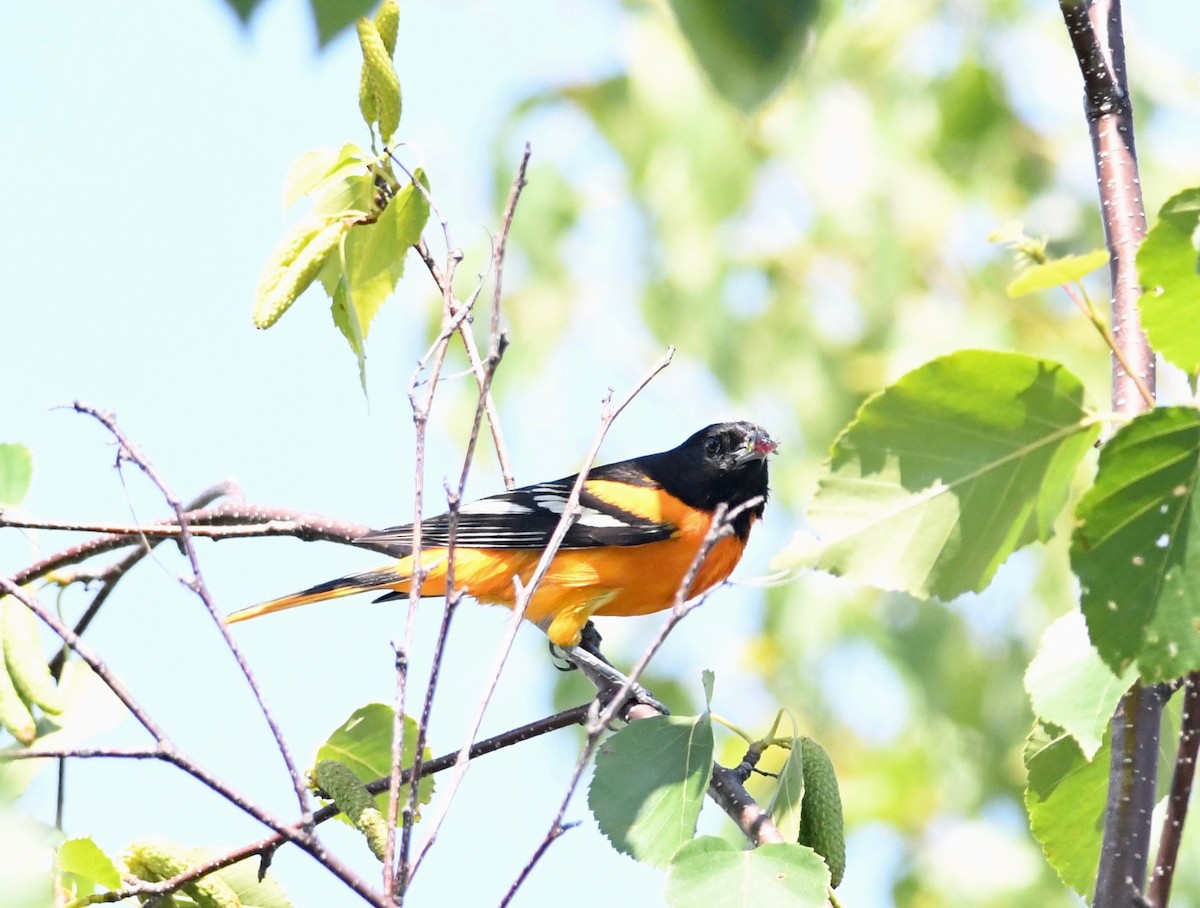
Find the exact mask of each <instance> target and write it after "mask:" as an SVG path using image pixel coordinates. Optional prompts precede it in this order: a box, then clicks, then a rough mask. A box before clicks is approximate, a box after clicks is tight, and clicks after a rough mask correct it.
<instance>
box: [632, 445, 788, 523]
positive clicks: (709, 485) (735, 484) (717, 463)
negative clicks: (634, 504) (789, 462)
mask: <svg viewBox="0 0 1200 908" xmlns="http://www.w3.org/2000/svg"><path fill="white" fill-rule="evenodd" d="M776 447H777V445H776V443H775V442H774V441H773V440H772V439H771V436H769V435H768V434H767V433H766V431H765V430H764V429H762V428H761V427H760V426H756V425H754V423H750V422H724V423H716V424H714V425H711V426H708V427H707V428H704V429H701V430H700V431H699V432H697V433H696V434H695V435H693V436H692V437H691V438H689V439H688V440H687V441H685V442H684V443H683V444H681V445H680V446H679V447H678V448H674V449H672V450H670V451H664V452H663V453H662V454H654V455H652V456H651V457H648V458H645V466H646V468H647V472H648V473H649V474H650V475H651V477H652V478H653V479H654V480H655V481H656V482H658V483H659V485H661V486H662V487H663V488H664V489H666V490H667V491H668V492H670V493H671V494H672V495H674V496H675V497H676V498H679V499H680V500H682V501H684V502H686V503H687V504H689V505H691V506H692V507H694V508H700V509H701V510H704V511H712V510H713V509H714V508H716V506H717V505H718V504H722V503H724V504H726V505H728V506H729V507H731V508H732V507H737V506H738V505H740V504H744V503H745V502H747V501H750V500H751V499H753V498H761V499H762V501H760V502H759V503H758V504H756V505H754V506H753V507H751V508H748V509H747V510H746V511H745V512H743V513H742V514H741V515H740V516H739V517H738V518H737V519H736V520H735V521H734V528H735V530H736V531H737V533H738V535H739V536H741V537H742V538H745V537H746V536H747V535H749V533H750V524H751V523H752V519H753V518H756V517H761V516H762V513H763V508H764V506H765V505H766V499H767V491H768V490H767V455H769V454H770V453H771V452H772V451H774V450H775V448H776Z"/></svg>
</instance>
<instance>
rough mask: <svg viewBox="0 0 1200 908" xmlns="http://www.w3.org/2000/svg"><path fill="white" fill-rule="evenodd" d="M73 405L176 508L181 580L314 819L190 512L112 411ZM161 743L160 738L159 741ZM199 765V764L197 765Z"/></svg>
mask: <svg viewBox="0 0 1200 908" xmlns="http://www.w3.org/2000/svg"><path fill="white" fill-rule="evenodd" d="M74 409H75V410H76V411H77V412H79V413H83V414H86V415H88V416H91V417H92V418H93V419H95V420H96V421H97V422H99V423H100V424H101V425H102V426H104V427H105V428H106V429H107V430H108V432H109V434H111V435H112V437H113V438H114V439H115V440H116V442H117V444H118V445H120V455H119V459H128V460H129V461H130V462H131V463H133V464H134V465H135V466H136V467H137V468H138V469H139V470H141V471H142V472H143V473H144V474H145V475H146V477H147V478H148V479H149V480H150V481H151V482H152V483H153V484H154V485H155V487H156V488H157V489H158V490H159V492H161V493H162V496H163V498H164V499H166V501H167V504H168V505H169V506H170V508H171V510H172V511H174V512H175V520H176V521H177V523H178V524H179V529H180V535H179V540H180V543H181V545H182V546H183V549H184V552H185V553H186V555H187V559H188V563H189V564H190V566H191V569H192V577H191V579H190V580H182V578H181V582H182V583H183V584H184V585H185V586H186V587H187V588H188V589H190V590H192V592H194V593H195V594H196V596H197V597H198V598H199V599H200V601H201V602H203V603H204V607H205V608H206V609H207V610H208V613H209V616H210V617H211V618H212V621H213V624H214V625H215V626H216V628H217V630H218V632H219V633H220V634H221V636H222V637H223V638H224V640H225V645H226V646H227V647H228V648H229V651H230V652H231V653H232V654H233V658H234V660H235V661H236V662H237V664H238V668H240V669H241V672H242V676H243V677H244V678H245V679H246V683H247V684H248V685H249V686H250V690H251V692H252V693H253V695H254V699H255V700H257V701H258V706H259V709H260V710H261V712H262V714H263V718H264V719H265V720H266V722H267V726H268V727H269V728H270V729H271V734H272V735H273V736H274V738H275V744H276V746H277V747H278V748H279V754H280V756H281V757H282V758H283V762H284V765H285V766H286V767H287V770H288V774H289V775H290V776H291V778H292V786H293V788H294V790H295V792H296V800H297V802H298V804H299V806H300V812H301V815H302V817H303V818H304V822H306V823H307V822H310V821H311V815H312V808H311V807H310V805H309V799H308V787H307V786H306V785H305V784H304V779H303V778H302V777H301V775H300V772H299V770H298V769H297V768H296V761H295V760H293V759H292V753H291V750H290V749H289V748H288V746H287V742H286V741H285V740H284V739H283V732H282V731H281V730H280V728H279V724H278V723H277V722H276V721H275V716H274V715H273V714H272V712H271V709H270V707H269V706H268V705H267V701H266V699H265V698H264V697H263V694H262V690H261V689H260V688H259V686H258V682H257V681H256V680H255V678H254V673H253V672H251V671H250V665H249V663H247V662H246V659H245V657H243V655H242V652H241V649H240V648H239V647H238V645H237V643H236V641H235V640H234V639H233V635H232V634H231V633H230V632H229V628H228V627H227V626H226V624H225V622H224V621H222V620H221V614H220V612H218V611H217V607H216V604H215V603H214V602H213V599H212V596H211V595H210V594H209V592H208V587H207V585H206V584H205V583H204V576H203V574H202V573H201V571H200V559H199V557H198V556H197V555H196V547H195V545H194V544H193V541H192V537H191V534H190V533H189V532H188V522H187V513H186V512H185V511H184V509H183V505H182V504H181V503H180V501H179V498H178V497H176V495H175V493H174V492H172V491H171V489H170V488H169V487H168V486H167V483H166V481H165V480H164V479H163V478H162V476H160V475H159V473H158V471H157V470H156V469H155V468H154V466H153V464H151V463H150V461H149V460H148V459H147V458H146V456H145V455H144V454H142V452H141V451H140V450H139V449H138V448H137V447H136V446H135V445H133V444H132V443H131V442H130V441H129V439H128V438H127V437H126V436H125V433H124V432H122V431H121V428H120V426H118V425H117V421H116V418H115V417H114V416H113V415H112V414H111V413H104V412H101V411H100V410H97V409H96V408H94V407H91V406H88V405H87V404H83V403H80V402H79V401H76V402H75V404H74ZM160 743H161V742H160ZM197 768H198V767H197Z"/></svg>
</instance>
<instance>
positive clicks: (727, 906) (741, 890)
mask: <svg viewBox="0 0 1200 908" xmlns="http://www.w3.org/2000/svg"><path fill="white" fill-rule="evenodd" d="M828 887H829V870H828V869H827V868H826V867H825V862H824V861H823V860H821V858H820V856H819V855H817V854H816V853H815V852H814V851H813V850H812V849H811V848H805V847H804V846H803V845H792V844H788V843H785V844H772V845H762V846H760V847H758V848H750V849H744V848H736V847H734V846H733V845H731V844H729V843H728V842H726V841H725V840H724V839H718V838H716V837H714V836H702V837H701V838H698V839H695V840H694V841H691V842H689V843H688V844H687V845H685V846H684V847H683V848H681V849H680V850H679V852H678V854H676V855H675V859H674V860H673V861H672V862H671V867H670V869H669V870H668V871H667V892H666V898H667V904H668V905H670V906H671V908H763V906H765V905H787V906H789V908H809V906H812V908H818V906H822V908H823V906H825V905H827V904H828V903H827V901H826V891H827V889H828Z"/></svg>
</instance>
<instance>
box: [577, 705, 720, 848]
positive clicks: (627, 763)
mask: <svg viewBox="0 0 1200 908" xmlns="http://www.w3.org/2000/svg"><path fill="white" fill-rule="evenodd" d="M712 755H713V734H712V723H711V720H710V719H709V715H708V713H706V712H705V713H701V714H700V715H699V716H694V717H688V716H656V717H654V718H650V719H642V720H639V721H637V722H634V723H632V724H630V725H627V726H625V727H624V728H622V729H621V730H620V731H618V732H616V733H615V734H613V735H612V736H611V737H609V738H608V740H607V741H605V742H604V744H603V745H602V746H601V748H600V750H599V752H598V753H597V754H596V772H595V775H594V776H593V777H592V784H591V786H590V787H589V789H588V806H589V807H590V808H591V810H592V814H593V815H594V816H595V818H596V823H597V824H598V825H599V827H600V831H601V832H603V833H604V834H605V835H606V836H607V837H608V839H609V841H611V842H612V845H613V847H614V848H615V849H617V851H620V852H622V853H624V854H628V855H632V856H633V857H634V858H636V859H637V860H639V861H643V862H645V863H647V864H652V865H654V866H656V867H665V866H666V865H667V864H668V862H670V860H671V856H672V855H673V854H675V852H676V851H677V850H678V849H679V847H680V846H681V845H682V844H683V843H685V842H687V841H689V840H690V839H691V838H692V836H694V835H695V833H696V818H697V817H698V816H699V815H700V807H701V805H702V804H703V802H704V793H705V792H706V791H707V790H708V782H709V779H710V777H711V775H712Z"/></svg>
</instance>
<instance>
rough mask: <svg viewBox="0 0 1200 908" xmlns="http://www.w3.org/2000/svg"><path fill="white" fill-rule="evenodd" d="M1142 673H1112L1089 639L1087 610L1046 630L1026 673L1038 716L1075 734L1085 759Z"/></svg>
mask: <svg viewBox="0 0 1200 908" xmlns="http://www.w3.org/2000/svg"><path fill="white" fill-rule="evenodd" d="M1136 678H1137V672H1135V671H1133V670H1132V669H1128V670H1126V672H1125V673H1124V674H1123V675H1122V676H1121V677H1117V676H1116V675H1114V674H1113V672H1112V669H1110V668H1109V667H1108V666H1107V665H1105V664H1104V660H1103V659H1101V658H1100V654H1099V653H1097V652H1096V649H1095V647H1093V646H1092V644H1091V641H1090V640H1088V635H1087V625H1086V624H1085V623H1084V620H1083V614H1082V613H1081V612H1078V611H1072V612H1068V613H1067V614H1065V615H1063V616H1062V617H1061V618H1059V619H1058V620H1057V621H1055V622H1054V623H1053V624H1051V625H1050V626H1049V627H1048V628H1046V630H1045V631H1044V632H1043V633H1042V640H1041V643H1039V644H1038V650H1037V655H1035V656H1034V657H1033V661H1032V662H1031V663H1030V664H1029V668H1028V669H1027V670H1026V672H1025V689H1026V690H1027V691H1028V692H1029V699H1030V701H1031V702H1032V703H1033V710H1034V712H1035V713H1036V714H1037V716H1038V718H1040V719H1043V720H1045V721H1046V722H1050V723H1053V724H1054V725H1057V726H1060V727H1061V728H1062V729H1063V730H1065V731H1066V732H1067V733H1068V734H1070V735H1071V736H1072V737H1074V738H1075V740H1076V741H1077V742H1078V744H1079V747H1080V749H1081V750H1082V752H1083V755H1084V757H1085V758H1086V759H1089V760H1090V759H1092V757H1094V756H1095V754H1096V751H1097V750H1099V749H1100V744H1101V741H1102V740H1103V738H1104V732H1105V731H1106V730H1107V728H1108V722H1109V719H1110V718H1111V716H1112V714H1113V711H1114V710H1115V709H1116V708H1117V702H1118V701H1119V700H1120V699H1121V695H1122V694H1123V693H1125V691H1127V690H1128V689H1129V686H1130V685H1131V684H1133V682H1134V681H1135V680H1136Z"/></svg>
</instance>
